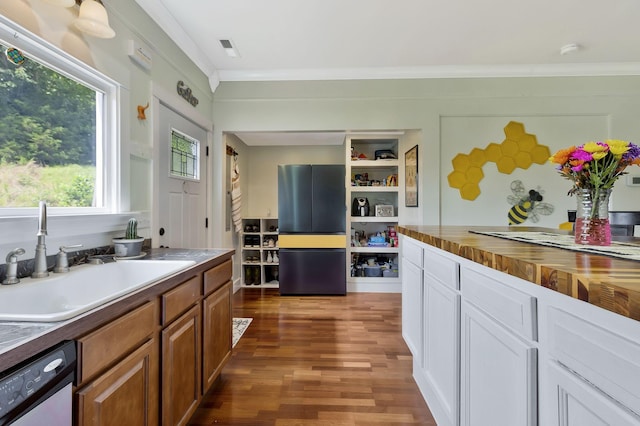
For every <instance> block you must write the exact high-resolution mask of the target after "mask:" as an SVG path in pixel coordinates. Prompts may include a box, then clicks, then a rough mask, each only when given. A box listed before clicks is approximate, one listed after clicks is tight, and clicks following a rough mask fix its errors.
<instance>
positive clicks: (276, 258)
mask: <svg viewBox="0 0 640 426" xmlns="http://www.w3.org/2000/svg"><path fill="white" fill-rule="evenodd" d="M279 262H280V258H279V257H278V252H276V251H274V252H273V263H279Z"/></svg>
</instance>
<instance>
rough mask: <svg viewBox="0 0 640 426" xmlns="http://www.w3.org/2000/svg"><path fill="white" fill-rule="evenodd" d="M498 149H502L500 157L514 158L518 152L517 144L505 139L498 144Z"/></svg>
mask: <svg viewBox="0 0 640 426" xmlns="http://www.w3.org/2000/svg"><path fill="white" fill-rule="evenodd" d="M500 148H501V149H502V155H506V156H508V157H515V156H516V154H517V153H518V151H520V150H519V149H518V143H517V142H516V141H513V140H511V139H505V140H504V141H502V143H501V144H500Z"/></svg>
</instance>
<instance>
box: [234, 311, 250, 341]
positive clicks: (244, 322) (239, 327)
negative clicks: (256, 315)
mask: <svg viewBox="0 0 640 426" xmlns="http://www.w3.org/2000/svg"><path fill="white" fill-rule="evenodd" d="M251 321H253V318H234V319H233V340H232V342H233V346H234V347H235V346H236V344H237V343H238V340H240V338H241V337H242V335H243V334H244V332H245V330H246V329H247V327H249V324H251Z"/></svg>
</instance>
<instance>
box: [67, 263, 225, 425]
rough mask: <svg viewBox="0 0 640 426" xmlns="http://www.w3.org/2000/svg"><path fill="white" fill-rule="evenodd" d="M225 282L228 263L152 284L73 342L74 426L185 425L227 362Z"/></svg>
mask: <svg viewBox="0 0 640 426" xmlns="http://www.w3.org/2000/svg"><path fill="white" fill-rule="evenodd" d="M231 275H232V264H231V260H230V259H229V260H227V261H225V262H223V263H221V264H219V265H217V266H215V267H213V268H210V269H204V270H203V269H200V270H195V271H194V274H193V275H192V276H191V277H189V276H188V275H186V277H183V278H182V279H181V280H182V282H180V281H177V283H176V284H177V285H171V283H169V282H167V283H166V284H162V282H159V283H158V284H157V286H158V287H159V288H160V289H161V290H159V291H157V292H151V291H150V292H149V294H148V295H147V296H146V297H145V299H143V300H141V301H140V303H138V304H137V307H136V304H133V303H132V305H133V306H134V308H133V309H130V310H129V311H125V313H124V314H119V315H118V316H117V317H115V316H114V318H109V317H108V316H107V317H106V318H108V319H109V320H108V321H107V322H106V323H104V321H103V323H102V325H101V326H99V327H98V328H96V329H95V330H93V331H90V332H89V333H86V334H84V335H83V336H81V337H78V338H76V340H77V344H78V367H77V390H76V393H75V401H76V408H77V410H76V424H77V425H79V426H82V425H101V426H105V425H106V426H110V425H114V426H115V425H118V426H119V425H124V424H127V425H128V424H131V425H145V426H146V425H153V426H155V425H158V424H162V425H172V426H173V425H184V424H186V423H187V422H188V421H189V419H190V418H191V416H192V415H193V413H194V412H195V410H196V408H197V407H198V404H199V403H200V401H201V400H202V396H203V395H204V394H205V393H206V392H207V391H208V390H209V388H210V387H211V385H212V384H213V382H214V381H215V379H216V378H217V377H219V375H220V372H221V371H222V367H223V366H224V365H225V363H226V362H227V361H228V360H229V358H230V356H231V339H232V337H231V336H232V324H231V322H232V319H231V315H232V309H231V296H232V291H233V285H232V283H231ZM185 278H186V279H185Z"/></svg>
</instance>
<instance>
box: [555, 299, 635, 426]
mask: <svg viewBox="0 0 640 426" xmlns="http://www.w3.org/2000/svg"><path fill="white" fill-rule="evenodd" d="M584 308H585V312H584V314H585V315H584V316H578V315H576V314H575V313H570V312H569V311H568V310H567V309H565V308H561V307H559V306H554V305H552V306H550V307H549V308H548V309H547V314H548V319H549V321H548V331H549V351H548V352H549V359H548V360H547V362H546V367H547V372H548V374H547V378H548V380H549V384H548V386H547V389H546V390H547V391H548V392H549V393H550V394H551V395H553V396H555V397H556V398H557V401H558V404H557V405H555V406H554V405H553V404H552V405H551V406H550V408H551V417H552V419H553V421H554V423H555V421H556V420H557V424H559V425H567V426H569V425H581V426H582V425H605V424H608V425H616V426H617V425H636V426H637V425H640V342H639V340H638V339H640V332H639V331H638V330H637V328H636V329H635V330H633V328H630V326H634V325H636V324H634V322H637V321H632V320H629V319H628V318H623V317H620V318H616V319H617V320H620V321H618V322H619V324H618V326H617V327H615V331H613V330H612V329H611V325H614V324H616V323H613V322H611V319H608V318H607V317H608V316H610V315H611V313H609V312H606V311H602V310H595V308H594V307H593V306H585V307H584ZM586 308H592V309H586ZM600 311H602V312H600ZM600 314H608V315H600Z"/></svg>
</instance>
